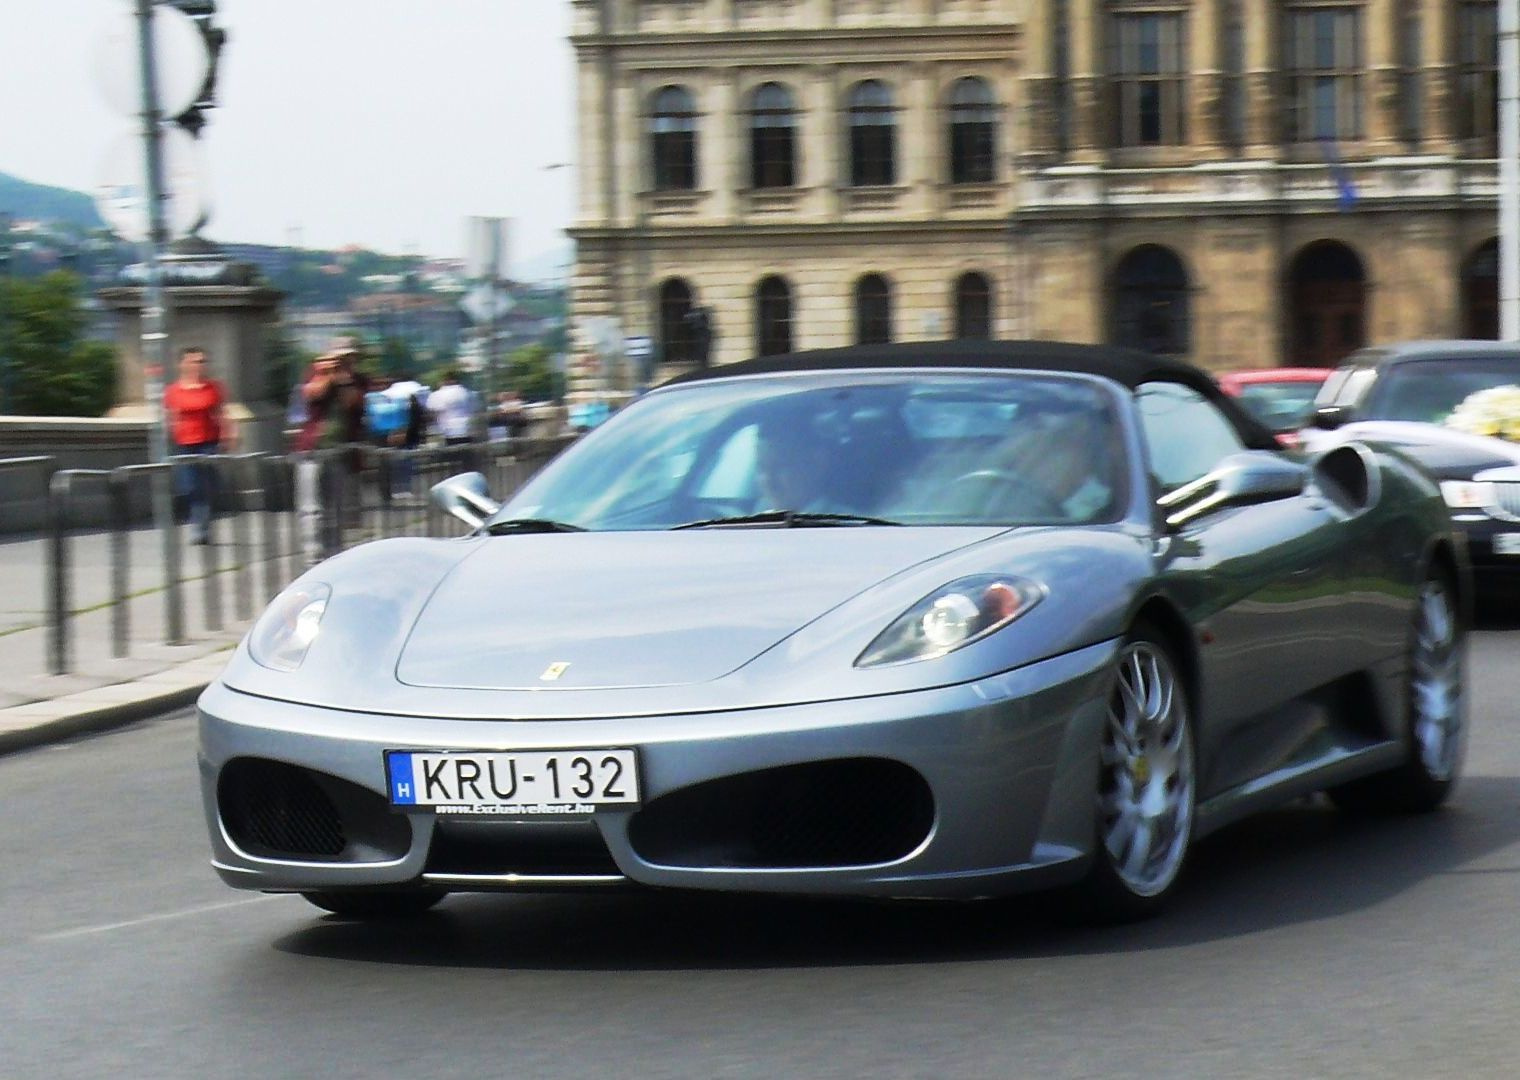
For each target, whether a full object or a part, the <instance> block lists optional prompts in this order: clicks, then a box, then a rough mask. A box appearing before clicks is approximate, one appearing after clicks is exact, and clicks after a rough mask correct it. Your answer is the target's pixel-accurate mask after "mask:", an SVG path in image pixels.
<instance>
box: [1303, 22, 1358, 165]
mask: <svg viewBox="0 0 1520 1080" xmlns="http://www.w3.org/2000/svg"><path fill="white" fill-rule="evenodd" d="M1286 19H1287V22H1286V26H1285V28H1284V33H1283V69H1284V71H1285V73H1286V78H1287V96H1286V99H1285V104H1286V107H1287V123H1286V136H1287V138H1288V141H1290V142H1313V141H1315V140H1316V139H1337V140H1339V139H1360V138H1361V137H1362V134H1363V131H1362V65H1363V58H1362V9H1361V5H1360V4H1314V5H1312V6H1310V5H1308V4H1293V5H1291V6H1289V8H1288V10H1287V15H1286Z"/></svg>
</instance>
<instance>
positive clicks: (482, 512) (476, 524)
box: [430, 472, 501, 529]
mask: <svg viewBox="0 0 1520 1080" xmlns="http://www.w3.org/2000/svg"><path fill="white" fill-rule="evenodd" d="M430 494H431V495H432V498H433V502H434V503H435V504H436V505H437V506H438V508H439V509H440V510H446V511H447V512H449V513H450V514H453V515H454V516H455V517H457V518H458V519H459V520H460V521H462V522H464V523H465V524H466V525H468V526H469V527H470V528H472V529H478V528H480V526H481V525H483V524H485V520H486V518H488V517H490V516H491V515H492V514H494V513H496V511H498V510H500V509H501V503H499V502H497V501H496V500H495V499H493V498H491V492H490V490H489V489H488V488H487V487H486V478H485V477H484V476H482V475H481V474H480V473H478V472H470V473H460V474H459V475H457V476H451V477H449V478H448V479H447V480H440V481H439V482H438V483H436V484H434V485H433V487H432V490H431V491H430Z"/></svg>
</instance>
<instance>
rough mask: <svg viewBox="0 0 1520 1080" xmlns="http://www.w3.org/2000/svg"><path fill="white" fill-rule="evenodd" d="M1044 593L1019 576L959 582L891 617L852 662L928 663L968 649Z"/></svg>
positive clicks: (1031, 605) (984, 577)
mask: <svg viewBox="0 0 1520 1080" xmlns="http://www.w3.org/2000/svg"><path fill="white" fill-rule="evenodd" d="M1044 595H1045V592H1044V590H1043V589H1042V588H1041V587H1040V586H1038V585H1036V584H1035V583H1034V582H1032V581H1025V580H1024V579H1023V578H1016V577H1000V576H993V575H987V576H983V577H970V578H962V579H961V580H960V581H954V582H951V583H950V584H949V585H946V586H945V587H944V588H943V589H940V590H939V591H938V592H935V593H931V594H930V595H928V596H926V597H924V598H923V599H922V600H920V601H919V602H918V603H916V604H914V605H913V606H912V607H911V608H909V609H908V610H907V611H905V612H903V613H902V614H901V615H899V616H898V617H897V619H896V620H895V621H894V622H893V623H892V625H891V626H889V627H887V628H886V629H885V630H883V631H882V632H881V633H880V634H879V635H877V638H876V640H875V641H873V642H871V644H870V646H869V647H868V648H867V649H866V651H865V652H863V653H861V654H860V657H859V659H857V660H856V661H855V666H856V667H875V666H876V665H878V664H898V663H904V662H906V661H909V660H929V659H932V658H933V657H936V656H944V655H945V654H946V653H947V652H951V651H953V650H955V649H959V648H960V647H961V646H962V645H969V644H971V642H973V641H976V640H977V639H979V638H984V637H986V636H987V635H988V634H990V633H992V632H993V631H994V630H998V629H1000V628H1002V627H1004V626H1007V625H1008V624H1009V623H1011V622H1013V620H1014V619H1017V618H1018V617H1019V616H1020V615H1022V614H1024V612H1026V611H1028V610H1029V609H1030V608H1032V607H1034V605H1035V604H1037V603H1039V602H1040V599H1041V597H1043V596H1044Z"/></svg>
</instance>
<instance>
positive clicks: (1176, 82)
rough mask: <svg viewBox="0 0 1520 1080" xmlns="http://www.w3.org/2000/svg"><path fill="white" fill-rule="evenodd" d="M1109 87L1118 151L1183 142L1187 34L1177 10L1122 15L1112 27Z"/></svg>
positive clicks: (1184, 129) (1115, 19) (1114, 21)
mask: <svg viewBox="0 0 1520 1080" xmlns="http://www.w3.org/2000/svg"><path fill="white" fill-rule="evenodd" d="M1111 26H1112V30H1113V38H1112V40H1111V42H1110V48H1109V71H1110V73H1111V75H1110V85H1111V87H1112V91H1113V94H1114V101H1115V104H1116V108H1115V110H1114V113H1115V122H1116V130H1115V132H1114V139H1115V144H1116V145H1118V146H1175V145H1178V144H1180V143H1182V142H1184V141H1185V140H1186V137H1187V123H1186V120H1187V79H1186V72H1187V40H1186V38H1187V35H1186V24H1185V21H1184V16H1183V14H1182V12H1180V11H1121V12H1118V13H1116V14H1115V15H1114V17H1113V21H1112V23H1111Z"/></svg>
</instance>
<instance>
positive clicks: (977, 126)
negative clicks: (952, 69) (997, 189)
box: [950, 77, 998, 184]
mask: <svg viewBox="0 0 1520 1080" xmlns="http://www.w3.org/2000/svg"><path fill="white" fill-rule="evenodd" d="M997 120H998V108H997V101H996V99H995V98H993V96H992V87H990V86H988V85H987V80H985V79H978V78H975V77H967V78H964V79H957V80H956V81H955V85H954V86H952V87H951V88H950V182H951V183H952V184H990V183H991V182H992V181H993V179H994V178H995V176H996V171H997V164H996V163H997Z"/></svg>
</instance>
